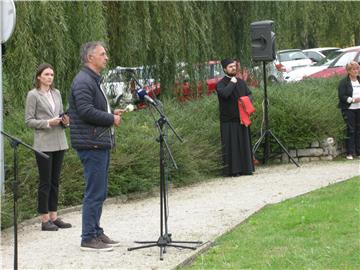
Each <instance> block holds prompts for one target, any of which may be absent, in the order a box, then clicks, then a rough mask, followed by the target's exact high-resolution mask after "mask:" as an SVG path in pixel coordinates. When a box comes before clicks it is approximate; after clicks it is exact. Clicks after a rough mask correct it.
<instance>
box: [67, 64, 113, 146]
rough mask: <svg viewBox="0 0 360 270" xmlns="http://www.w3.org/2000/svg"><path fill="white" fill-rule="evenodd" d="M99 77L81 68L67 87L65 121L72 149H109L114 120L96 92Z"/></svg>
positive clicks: (98, 89)
mask: <svg viewBox="0 0 360 270" xmlns="http://www.w3.org/2000/svg"><path fill="white" fill-rule="evenodd" d="M100 79H101V77H100V75H98V74H96V73H95V72H94V71H92V70H91V69H90V68H88V67H83V68H82V69H81V70H80V72H79V73H78V74H77V75H76V77H75V78H74V80H73V82H72V84H71V93H70V96H69V117H70V137H71V146H72V147H73V148H75V149H110V148H111V147H112V145H113V144H112V137H111V130H110V127H111V126H112V124H113V122H114V116H113V115H112V114H111V113H108V110H107V102H106V98H105V96H104V94H103V92H102V91H101V89H100Z"/></svg>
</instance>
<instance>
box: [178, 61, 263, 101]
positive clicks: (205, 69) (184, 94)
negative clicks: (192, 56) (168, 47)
mask: <svg viewBox="0 0 360 270" xmlns="http://www.w3.org/2000/svg"><path fill="white" fill-rule="evenodd" d="M237 70H238V71H237V75H236V76H237V77H238V78H241V79H243V80H244V81H246V83H247V84H248V86H250V87H254V86H256V85H257V84H258V82H257V81H256V79H255V78H254V76H252V74H251V73H250V71H249V70H248V69H246V68H241V66H240V62H239V61H237ZM224 76H225V73H224V69H223V68H222V66H221V63H220V61H208V62H206V63H203V64H200V65H196V67H195V72H194V81H195V83H193V84H192V83H191V82H190V77H189V75H188V74H187V71H186V64H183V66H182V68H181V69H180V70H179V71H178V75H177V78H176V82H175V87H176V93H177V96H178V98H179V100H181V101H185V100H189V99H191V98H193V96H194V95H195V96H202V95H203V94H205V95H207V96H209V95H211V94H212V93H214V92H215V91H216V84H217V83H218V81H220V80H221V79H222V78H223V77H224ZM204 81H205V83H206V86H205V87H203V82H204ZM192 86H193V87H196V92H194V91H193V90H194V89H191V87H192Z"/></svg>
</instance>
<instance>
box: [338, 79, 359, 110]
mask: <svg viewBox="0 0 360 270" xmlns="http://www.w3.org/2000/svg"><path fill="white" fill-rule="evenodd" d="M357 79H358V81H359V83H360V76H357ZM338 95H339V104H338V107H339V108H340V109H342V110H344V109H348V108H349V107H350V105H351V103H349V102H347V99H348V98H349V97H352V96H353V88H352V84H351V80H350V78H349V76H346V77H345V78H343V79H342V80H341V81H340V83H339V87H338Z"/></svg>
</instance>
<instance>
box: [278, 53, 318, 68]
mask: <svg viewBox="0 0 360 270" xmlns="http://www.w3.org/2000/svg"><path fill="white" fill-rule="evenodd" d="M276 55H277V57H276V59H275V66H276V68H277V69H278V70H280V71H283V72H290V71H291V70H294V69H297V68H301V67H306V66H310V65H312V64H313V61H312V60H311V59H310V58H309V57H307V56H306V55H305V54H304V53H303V52H302V51H301V50H300V49H291V50H281V51H278V52H277V53H276Z"/></svg>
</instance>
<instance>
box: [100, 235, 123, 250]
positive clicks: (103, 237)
mask: <svg viewBox="0 0 360 270" xmlns="http://www.w3.org/2000/svg"><path fill="white" fill-rule="evenodd" d="M97 239H99V240H100V241H101V242H103V243H104V244H107V245H109V246H112V247H118V246H120V245H121V244H120V242H118V241H114V240H111V239H110V238H109V237H108V236H107V235H106V234H104V233H103V234H100V235H99V236H98V237H97Z"/></svg>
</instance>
